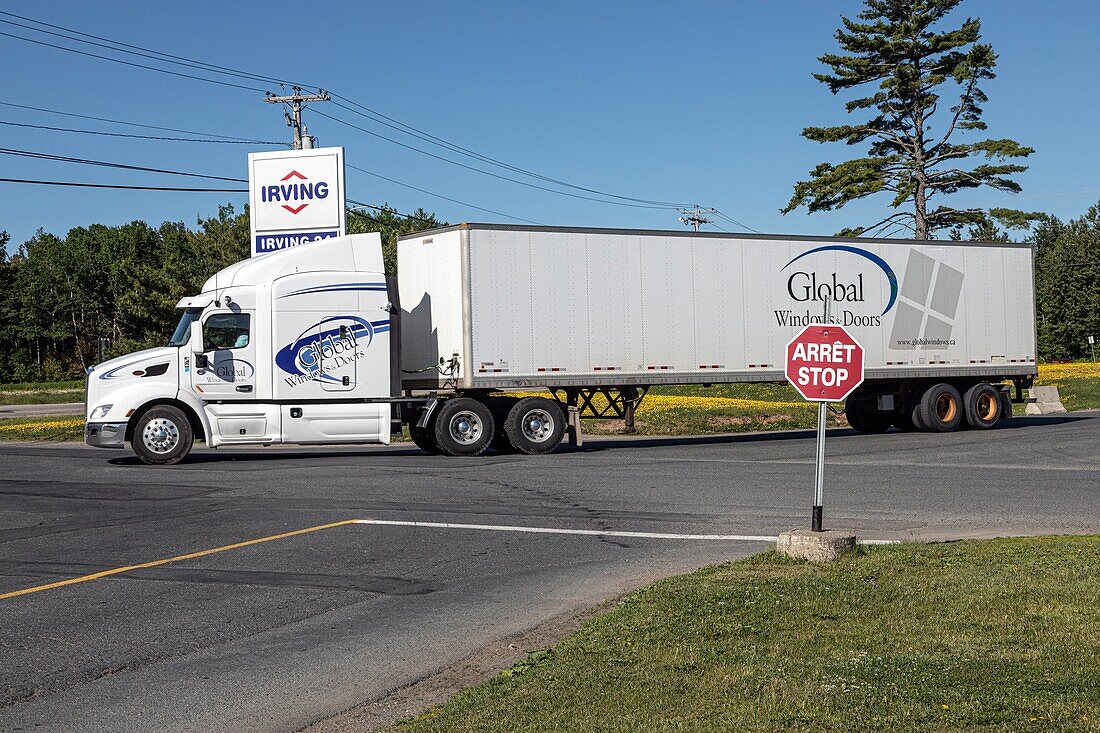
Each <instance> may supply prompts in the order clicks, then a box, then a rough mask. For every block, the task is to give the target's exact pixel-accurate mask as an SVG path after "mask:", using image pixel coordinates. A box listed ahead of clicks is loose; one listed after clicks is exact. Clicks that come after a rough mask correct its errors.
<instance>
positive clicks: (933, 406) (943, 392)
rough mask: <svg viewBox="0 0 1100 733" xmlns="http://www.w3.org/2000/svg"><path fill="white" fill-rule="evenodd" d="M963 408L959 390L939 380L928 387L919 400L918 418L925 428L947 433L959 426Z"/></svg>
mask: <svg viewBox="0 0 1100 733" xmlns="http://www.w3.org/2000/svg"><path fill="white" fill-rule="evenodd" d="M964 412H965V410H964V409H963V403H962V397H961V396H960V395H959V390H957V389H955V388H954V387H952V386H951V385H950V384H947V383H945V382H940V383H939V384H934V385H932V386H931V387H929V388H928V391H927V392H925V393H924V396H923V397H921V400H920V419H921V422H922V423H923V424H924V427H925V429H926V430H928V431H929V432H932V433H947V432H950V431H952V430H955V429H956V428H958V427H959V423H960V422H962V419H963V415H964Z"/></svg>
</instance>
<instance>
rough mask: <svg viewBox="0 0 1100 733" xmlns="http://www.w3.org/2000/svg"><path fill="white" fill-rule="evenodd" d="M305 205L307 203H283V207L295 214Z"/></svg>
mask: <svg viewBox="0 0 1100 733" xmlns="http://www.w3.org/2000/svg"><path fill="white" fill-rule="evenodd" d="M307 206H309V204H302V205H301V206H287V205H286V204H283V208H284V209H286V210H287V211H289V212H290V213H291V214H297V213H298V212H299V211H301V210H302V209H304V208H306V207H307Z"/></svg>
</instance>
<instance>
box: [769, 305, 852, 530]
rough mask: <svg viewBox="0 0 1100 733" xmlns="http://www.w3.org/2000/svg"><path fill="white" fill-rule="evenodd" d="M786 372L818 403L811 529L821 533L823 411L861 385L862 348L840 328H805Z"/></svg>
mask: <svg viewBox="0 0 1100 733" xmlns="http://www.w3.org/2000/svg"><path fill="white" fill-rule="evenodd" d="M827 313H828V311H827V310H826V314H827ZM825 320H828V316H827V315H826V318H825ZM786 373H787V381H789V382H790V383H791V385H792V386H793V387H794V388H795V389H796V390H798V393H799V394H800V395H802V397H803V398H804V399H807V400H810V401H812V402H817V463H816V466H815V472H814V508H813V515H812V517H811V520H810V529H812V530H813V531H814V532H820V531H821V517H822V505H823V504H824V502H825V411H826V410H827V409H828V407H827V403H829V402H840V401H842V400H844V399H845V398H846V397H847V396H848V395H850V394H851V393H852V391H853V390H855V388H856V387H858V386H859V385H860V384H862V383H863V347H862V346H860V344H859V342H858V341H856V340H855V339H854V338H852V335H851V334H850V333H848V332H847V331H846V330H845V329H844V328H843V327H842V326H839V325H836V324H829V323H824V324H814V325H810V326H806V328H804V329H803V330H802V331H801V332H800V333H799V334H798V335H797V336H795V337H794V338H793V339H791V340H790V341H789V342H788V343H787V351H786Z"/></svg>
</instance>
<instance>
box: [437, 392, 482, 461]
mask: <svg viewBox="0 0 1100 733" xmlns="http://www.w3.org/2000/svg"><path fill="white" fill-rule="evenodd" d="M434 427H435V430H434V437H435V442H436V445H438V446H439V449H440V450H441V451H442V452H443V453H446V454H448V455H452V456H476V455H479V454H481V453H483V452H484V451H485V449H486V448H488V447H489V442H490V441H492V439H493V413H492V412H491V411H490V410H489V408H488V407H487V406H485V405H484V404H482V403H481V402H478V401H477V400H472V399H470V398H469V397H456V398H454V399H450V400H446V401H445V402H444V403H443V404H442V405H440V406H439V412H438V413H437V415H436V418H435V426H434Z"/></svg>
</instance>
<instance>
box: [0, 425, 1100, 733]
mask: <svg viewBox="0 0 1100 733" xmlns="http://www.w3.org/2000/svg"><path fill="white" fill-rule="evenodd" d="M828 452H829V467H828V471H827V485H826V514H825V516H826V524H827V525H829V526H833V527H845V528H852V529H856V530H858V531H859V532H860V534H861V535H862V536H864V537H868V538H945V537H956V536H990V535H997V534H1019V533H1047V532H1100V413H1096V412H1093V413H1078V414H1076V415H1072V416H1062V417H1052V418H1029V419H1017V420H1015V421H1013V423H1011V427H1006V428H1003V429H998V430H994V431H990V432H966V433H956V434H949V435H930V434H900V433H889V434H886V435H881V436H856V435H855V434H853V433H851V432H850V431H847V430H837V431H834V432H832V433H831V434H830V439H829V444H828ZM812 456H813V437H812V434H811V433H805V432H798V433H783V434H770V435H757V436H738V437H715V438H700V439H637V440H612V439H606V440H598V439H593V440H590V441H589V443H588V444H587V445H586V448H585V450H584V451H579V452H578V451H563V452H560V453H557V454H555V455H551V456H544V457H537V458H531V457H516V456H493V455H489V456H483V457H481V458H480V459H465V460H464V459H452V458H444V457H430V456H426V455H423V454H420V453H419V452H418V451H416V450H415V449H413V448H404V447H400V448H396V447H395V448H354V449H348V450H328V449H325V450H320V449H312V450H307V449H248V450H245V449H240V450H219V451H206V450H199V451H196V452H195V453H194V454H193V459H192V460H191V461H190V462H189V463H187V464H184V465H180V466H176V467H171V468H161V469H154V468H148V467H145V466H141V465H138V464H137V463H136V462H135V461H134V460H132V459H131V458H130V456H129V454H128V453H125V454H124V453H121V452H108V451H96V450H93V449H89V448H85V447H83V446H77V445H27V444H0V491H2V492H3V500H2V501H0V547H2V553H0V659H2V663H0V682H2V684H0V730H5V731H9V730H49V731H97V732H102V731H142V732H143V733H144V732H145V731H152V730H155V731H203V732H206V731H211V730H217V731H294V730H298V729H300V728H302V727H304V726H306V725H308V724H310V723H312V722H314V721H317V720H320V719H323V718H326V717H327V716H331V715H333V714H336V713H338V712H340V711H341V710H344V709H347V708H349V707H352V706H354V705H356V704H358V703H362V702H364V701H369V700H375V699H378V698H380V697H382V696H384V695H386V694H387V693H389V692H391V691H392V690H394V689H395V688H399V687H401V686H403V685H406V684H409V683H411V682H413V681H416V680H418V679H421V678H423V677H425V676H426V675H429V674H431V673H433V672H435V671H438V670H440V669H442V668H444V667H447V666H448V665H451V664H454V663H456V662H457V661H459V660H461V659H463V658H464V657H466V656H468V655H470V654H472V653H474V652H476V651H477V650H478V649H480V648H481V647H483V646H484V645H486V644H488V643H490V642H493V641H494V640H499V639H501V638H502V637H505V636H508V635H510V634H513V633H515V632H519V631H522V630H524V629H528V628H530V627H532V626H535V625H537V624H540V623H542V622H544V621H546V620H547V619H550V618H552V617H555V616H559V615H560V614H562V613H565V612H570V611H574V610H578V609H581V608H584V607H586V606H589V605H591V604H594V603H597V602H599V601H601V600H603V599H606V598H608V597H611V596H614V595H616V594H619V593H621V592H624V591H625V590H628V589H630V588H632V587H636V586H638V585H639V584H642V583H645V582H647V581H648V580H650V579H652V578H655V577H658V576H661V575H666V574H670V573H675V572H680V571H685V570H688V569H691V568H695V567H698V566H701V565H705V564H710V563H715V562H719V561H722V560H725V559H730V558H736V557H740V556H743V555H746V554H749V553H753V552H757V551H760V550H762V549H765V548H766V547H767V546H768V543H767V542H765V541H761V540H745V539H741V540H729V539H724V540H713V539H712V540H703V539H673V538H649V537H633V536H631V537H624V536H612V535H611V534H610V533H612V532H615V531H633V532H645V533H658V534H691V535H695V534H722V535H749V536H757V535H765V536H766V535H774V534H776V533H778V532H779V531H782V530H784V529H788V528H790V527H792V526H801V525H804V524H805V523H806V521H807V516H808V513H809V506H808V504H809V499H810V496H811V488H810V482H811V477H812V473H813V458H812ZM350 519H372V520H398V521H426V522H437V523H450V524H478V525H495V526H522V527H529V528H549V529H562V528H568V529H582V530H596V531H597V532H603V533H607V534H603V535H599V534H596V535H585V534H580V535H573V534H547V533H527V532H516V531H495V530H487V529H470V528H461V527H410V526H392V525H378V524H339V525H337V526H332V527H328V528H324V529H316V530H313V531H310V532H307V533H303V534H297V535H294V536H290V537H283V538H279V539H272V540H270V541H265V542H261V543H258V544H250V545H246V546H242V547H237V548H235V549H224V550H222V551H219V552H216V553H214V554H207V555H202V556H197V557H192V558H190V559H185V560H180V561H177V562H173V563H169V564H163V565H156V566H149V567H144V568H140V569H134V570H131V571H128V572H121V573H116V574H112V575H107V576H105V577H101V578H98V579H92V580H88V581H86V582H79V583H75V584H70V585H65V586H60V587H52V588H50V587H46V588H42V589H40V590H36V591H35V592H31V593H27V594H25V595H20V596H16V597H7V598H4V597H3V594H4V593H10V592H12V591H17V590H20V589H26V588H36V587H39V586H43V585H46V584H50V583H54V582H58V581H62V580H64V579H68V578H73V577H79V576H85V575H88V574H93V573H99V572H105V571H106V572H110V571H112V570H114V569H117V568H120V567H124V566H129V565H134V564H139V563H146V562H150V561H157V560H163V559H167V558H172V557H174V556H177V555H181V554H187V553H194V552H197V551H203V550H211V549H217V548H223V547H225V546H232V545H234V544H235V543H240V542H243V541H248V540H254V539H260V538H265V537H270V536H273V535H278V534H280V533H285V532H288V531H293V530H298V529H305V528H311V527H316V526H319V525H325V524H329V523H334V522H342V521H345V520H350Z"/></svg>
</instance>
